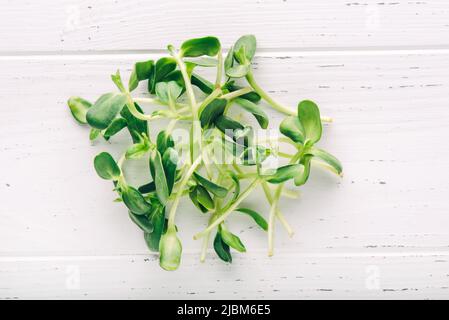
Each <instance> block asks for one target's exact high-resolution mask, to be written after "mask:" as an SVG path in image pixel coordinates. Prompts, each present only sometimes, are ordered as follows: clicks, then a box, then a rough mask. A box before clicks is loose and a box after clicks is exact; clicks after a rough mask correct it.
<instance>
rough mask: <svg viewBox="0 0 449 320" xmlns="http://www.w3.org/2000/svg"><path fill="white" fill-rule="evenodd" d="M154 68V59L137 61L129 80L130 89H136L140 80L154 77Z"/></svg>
mask: <svg viewBox="0 0 449 320" xmlns="http://www.w3.org/2000/svg"><path fill="white" fill-rule="evenodd" d="M154 69H155V66H154V61H153V60H148V61H141V62H136V63H135V64H134V68H133V71H132V73H131V76H130V78H129V82H128V89H129V91H130V92H131V91H133V90H134V89H136V88H137V86H138V85H139V82H140V81H143V80H147V79H150V78H151V77H153V76H154Z"/></svg>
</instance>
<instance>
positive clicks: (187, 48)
mask: <svg viewBox="0 0 449 320" xmlns="http://www.w3.org/2000/svg"><path fill="white" fill-rule="evenodd" d="M220 48H221V45H220V41H219V40H218V39H217V38H216V37H203V38H196V39H190V40H187V41H185V42H184V43H183V44H182V45H181V52H180V54H181V56H183V57H199V56H210V57H213V56H216V55H217V54H218V51H219V50H220Z"/></svg>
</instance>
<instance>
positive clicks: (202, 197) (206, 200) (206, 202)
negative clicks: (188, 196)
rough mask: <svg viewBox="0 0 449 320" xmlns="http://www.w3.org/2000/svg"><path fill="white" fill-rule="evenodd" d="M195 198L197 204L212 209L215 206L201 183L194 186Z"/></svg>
mask: <svg viewBox="0 0 449 320" xmlns="http://www.w3.org/2000/svg"><path fill="white" fill-rule="evenodd" d="M195 192H196V199H197V201H198V203H199V204H201V205H202V206H203V207H204V208H206V209H209V210H213V209H214V208H215V204H214V200H212V197H211V196H210V194H209V192H208V191H207V189H206V188H205V187H203V186H202V185H197V186H196V188H195Z"/></svg>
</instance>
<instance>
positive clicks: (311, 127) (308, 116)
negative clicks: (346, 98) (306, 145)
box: [298, 100, 323, 143]
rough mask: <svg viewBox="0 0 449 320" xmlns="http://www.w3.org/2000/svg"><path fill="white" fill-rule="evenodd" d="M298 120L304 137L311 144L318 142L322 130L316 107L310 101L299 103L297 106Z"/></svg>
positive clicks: (318, 111)
mask: <svg viewBox="0 0 449 320" xmlns="http://www.w3.org/2000/svg"><path fill="white" fill-rule="evenodd" d="M298 118H299V121H300V122H301V124H302V126H303V128H304V133H305V137H306V138H307V139H308V140H310V141H312V142H313V143H316V142H318V141H319V140H320V138H321V132H322V130H323V129H322V125H321V117H320V110H319V109H318V106H317V105H316V104H315V103H314V102H313V101H310V100H304V101H301V102H300V103H299V104H298Z"/></svg>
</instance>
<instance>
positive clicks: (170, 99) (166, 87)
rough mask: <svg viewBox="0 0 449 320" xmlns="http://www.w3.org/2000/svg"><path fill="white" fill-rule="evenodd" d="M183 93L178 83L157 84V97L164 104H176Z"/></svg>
mask: <svg viewBox="0 0 449 320" xmlns="http://www.w3.org/2000/svg"><path fill="white" fill-rule="evenodd" d="M181 93H182V87H181V86H180V85H179V84H178V83H177V82H176V81H169V82H159V83H157V84H156V95H157V97H158V98H159V100H161V101H162V102H164V103H174V102H176V100H177V99H178V97H179V96H180V95H181Z"/></svg>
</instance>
